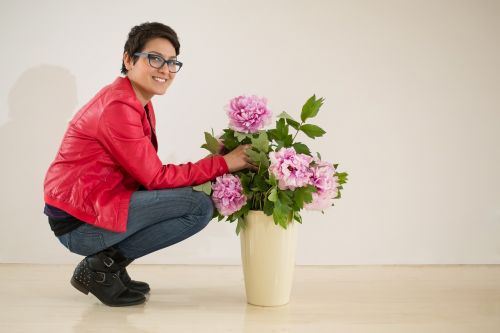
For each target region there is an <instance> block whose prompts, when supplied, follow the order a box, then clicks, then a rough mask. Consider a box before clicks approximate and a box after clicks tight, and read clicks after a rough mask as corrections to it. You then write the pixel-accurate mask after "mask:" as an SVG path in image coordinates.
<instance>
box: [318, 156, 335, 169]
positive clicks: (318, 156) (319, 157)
mask: <svg viewBox="0 0 500 333" xmlns="http://www.w3.org/2000/svg"><path fill="white" fill-rule="evenodd" d="M316 155H318V158H319V159H320V160H321V154H320V153H316ZM335 168H337V167H335Z"/></svg>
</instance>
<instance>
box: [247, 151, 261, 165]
mask: <svg viewBox="0 0 500 333" xmlns="http://www.w3.org/2000/svg"><path fill="white" fill-rule="evenodd" d="M247 155H248V157H250V159H251V160H252V162H254V163H255V164H258V163H259V162H260V153H259V152H256V151H255V150H253V149H248V150H247Z"/></svg>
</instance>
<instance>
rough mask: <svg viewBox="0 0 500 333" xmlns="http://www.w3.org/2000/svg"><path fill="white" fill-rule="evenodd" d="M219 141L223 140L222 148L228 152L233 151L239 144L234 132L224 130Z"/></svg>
mask: <svg viewBox="0 0 500 333" xmlns="http://www.w3.org/2000/svg"><path fill="white" fill-rule="evenodd" d="M221 139H223V140H224V146H225V147H226V149H227V150H229V151H231V150H233V149H235V148H236V147H238V146H239V144H240V143H239V142H238V140H237V139H236V137H235V136H234V131H233V130H232V129H225V130H224V134H223V135H222V137H221Z"/></svg>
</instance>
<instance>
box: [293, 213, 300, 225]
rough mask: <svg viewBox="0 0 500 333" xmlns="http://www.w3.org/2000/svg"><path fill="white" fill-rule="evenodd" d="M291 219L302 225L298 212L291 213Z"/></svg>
mask: <svg viewBox="0 0 500 333" xmlns="http://www.w3.org/2000/svg"><path fill="white" fill-rule="evenodd" d="M293 218H294V220H295V221H297V222H299V223H300V224H302V216H300V214H299V212H293Z"/></svg>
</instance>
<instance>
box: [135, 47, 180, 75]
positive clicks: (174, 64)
mask: <svg viewBox="0 0 500 333" xmlns="http://www.w3.org/2000/svg"><path fill="white" fill-rule="evenodd" d="M134 55H135V56H138V57H147V58H148V61H149V65H150V66H151V67H153V68H157V69H160V68H162V67H163V65H165V64H167V67H168V71H169V72H170V73H177V72H178V71H180V70H181V67H182V62H180V61H177V60H173V59H164V58H163V57H162V56H160V55H158V54H155V53H147V52H136V53H134Z"/></svg>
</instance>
